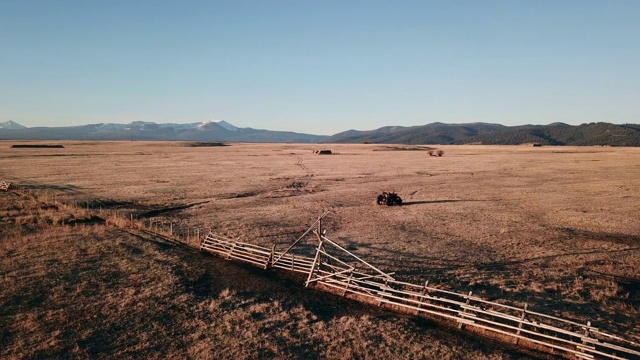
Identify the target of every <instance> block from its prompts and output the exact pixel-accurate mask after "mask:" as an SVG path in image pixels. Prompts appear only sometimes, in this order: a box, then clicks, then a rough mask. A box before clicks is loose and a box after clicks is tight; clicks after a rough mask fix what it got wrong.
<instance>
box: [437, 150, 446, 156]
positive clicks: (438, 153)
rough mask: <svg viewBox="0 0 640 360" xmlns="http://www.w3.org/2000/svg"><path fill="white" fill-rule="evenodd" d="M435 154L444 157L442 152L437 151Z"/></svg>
mask: <svg viewBox="0 0 640 360" xmlns="http://www.w3.org/2000/svg"><path fill="white" fill-rule="evenodd" d="M436 154H437V155H438V156H442V155H444V150H438V151H437V152H436Z"/></svg>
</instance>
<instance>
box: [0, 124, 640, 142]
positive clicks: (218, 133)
mask: <svg viewBox="0 0 640 360" xmlns="http://www.w3.org/2000/svg"><path fill="white" fill-rule="evenodd" d="M1 139H4V140H181V141H229V142H231V141H234V142H293V143H376V144H408V145H419V144H435V145H438V144H439V145H445V144H485V145H519V144H528V143H537V144H543V145H578V146H579V145H610V146H640V125H638V124H624V125H616V124H610V123H589V124H582V125H568V124H564V123H553V124H549V125H522V126H505V125H500V124H488V123H469V124H443V123H439V122H436V123H431V124H427V125H421V126H411V127H403V126H386V127H382V128H379V129H376V130H369V131H358V130H348V131H344V132H341V133H338V134H335V135H332V136H322V135H312V134H301V133H295V132H286V131H270V130H260V129H252V128H239V127H236V126H234V125H232V124H230V123H228V122H226V121H222V120H212V121H206V122H202V123H190V124H156V123H153V122H143V121H134V122H132V123H130V124H112V123H102V124H92V125H82V126H67V127H33V128H27V127H25V126H22V125H20V124H18V123H16V122H13V121H7V122H4V123H0V140H1Z"/></svg>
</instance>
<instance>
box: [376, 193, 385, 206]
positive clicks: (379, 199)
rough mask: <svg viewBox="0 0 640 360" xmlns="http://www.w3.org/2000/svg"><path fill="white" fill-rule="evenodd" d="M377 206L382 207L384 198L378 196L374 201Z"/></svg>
mask: <svg viewBox="0 0 640 360" xmlns="http://www.w3.org/2000/svg"><path fill="white" fill-rule="evenodd" d="M376 203H377V204H378V205H384V196H383V195H378V200H377V201H376Z"/></svg>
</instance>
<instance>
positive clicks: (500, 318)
mask: <svg viewBox="0 0 640 360" xmlns="http://www.w3.org/2000/svg"><path fill="white" fill-rule="evenodd" d="M308 232H309V231H307V233H308ZM314 233H315V234H316V236H317V237H318V246H317V248H316V253H315V257H313V258H312V257H308V256H302V255H294V254H291V253H290V252H289V250H290V249H291V247H289V249H287V250H285V251H276V249H275V245H274V246H272V247H271V248H268V247H263V246H259V245H254V244H249V243H244V242H238V241H234V240H232V239H228V238H225V237H221V236H218V235H215V234H213V233H209V234H208V235H207V236H206V237H205V238H204V239H203V240H202V243H201V246H200V249H201V250H204V251H208V252H211V253H214V254H217V255H219V256H222V257H224V258H227V259H234V260H239V261H243V262H246V263H249V264H252V265H255V266H259V267H261V268H264V269H267V268H280V269H285V270H291V271H295V272H299V273H303V274H308V279H307V282H306V285H307V286H310V285H320V287H321V288H323V289H326V290H329V291H332V292H335V293H338V294H341V295H342V296H350V297H353V298H355V299H358V300H360V301H365V302H369V303H374V304H377V305H379V306H383V305H388V306H391V307H392V308H393V309H395V310H398V311H402V312H412V313H414V314H416V315H427V316H431V317H435V318H439V319H446V320H449V321H452V322H453V323H455V324H457V325H458V327H460V328H464V327H467V328H469V329H477V330H481V331H483V332H484V331H488V332H491V333H493V334H497V335H498V336H502V337H503V339H504V338H507V339H511V341H513V342H514V343H516V344H517V343H521V344H522V345H531V344H536V345H537V347H538V348H542V349H548V350H551V351H552V352H556V353H562V354H563V355H564V356H575V357H577V358H579V359H598V358H607V359H640V344H638V343H637V342H635V341H631V340H628V339H625V338H623V337H621V336H616V335H613V334H609V333H606V332H604V331H601V330H599V329H598V328H597V327H595V326H592V325H591V323H590V322H587V323H580V322H577V321H572V320H567V319H562V318H559V317H555V316H551V315H546V314H543V313H540V312H536V311H533V310H532V309H531V308H529V307H527V306H526V305H525V306H524V307H522V308H521V307H517V306H510V305H505V304H500V303H496V302H492V301H488V300H485V299H482V298H480V297H477V296H474V295H473V293H472V292H469V293H464V294H463V293H458V292H453V291H448V290H443V289H439V288H436V287H434V286H429V282H428V281H427V282H425V283H424V284H420V285H418V284H412V283H407V282H402V281H398V280H396V279H394V278H393V277H392V275H393V274H388V273H384V272H382V271H380V270H378V269H376V268H375V267H373V266H372V265H370V264H368V263H366V262H365V261H364V260H362V259H360V258H358V257H357V256H356V255H354V254H352V253H350V252H348V251H347V250H346V249H344V248H342V247H341V246H340V245H338V244H337V243H335V242H334V241H332V240H330V239H328V238H327V237H326V236H324V235H321V234H322V231H321V230H320V229H319V230H317V231H314ZM305 234H306V233H305ZM303 236H304V235H303ZM299 240H300V239H298V240H296V242H295V243H294V244H296V243H297V242H298V241H299ZM327 248H334V249H337V250H338V252H337V253H336V252H330V251H328V250H327ZM345 254H346V256H347V257H348V258H349V259H348V260H346V259H345ZM354 259H355V264H354V261H353V260H354ZM350 260H351V261H350ZM527 343H528V344H527Z"/></svg>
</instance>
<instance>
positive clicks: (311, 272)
mask: <svg viewBox="0 0 640 360" xmlns="http://www.w3.org/2000/svg"><path fill="white" fill-rule="evenodd" d="M318 239H320V241H319V243H318V248H317V249H316V257H315V258H314V259H313V264H311V270H310V271H309V277H308V278H307V282H306V283H305V284H304V286H305V287H307V286H309V281H311V278H312V277H313V273H314V271H315V270H316V263H317V264H319V263H320V249H322V245H323V243H324V240H322V237H320V235H318Z"/></svg>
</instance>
